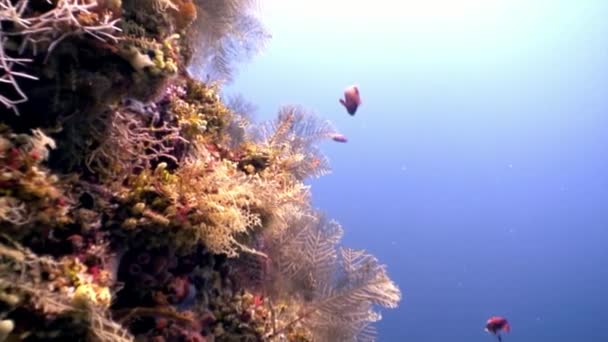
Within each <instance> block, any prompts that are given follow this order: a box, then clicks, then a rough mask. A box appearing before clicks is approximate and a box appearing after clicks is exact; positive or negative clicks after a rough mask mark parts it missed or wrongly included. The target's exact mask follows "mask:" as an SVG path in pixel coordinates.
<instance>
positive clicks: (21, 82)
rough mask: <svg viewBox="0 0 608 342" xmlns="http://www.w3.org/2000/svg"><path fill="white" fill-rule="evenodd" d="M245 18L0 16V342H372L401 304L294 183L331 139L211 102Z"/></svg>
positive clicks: (94, 4)
mask: <svg viewBox="0 0 608 342" xmlns="http://www.w3.org/2000/svg"><path fill="white" fill-rule="evenodd" d="M252 5H253V2H252V1H246V0H228V1H216V0H194V1H192V0H51V1H43V2H40V1H28V0H0V40H1V41H2V46H1V47H0V68H1V69H2V76H1V78H0V80H1V81H2V82H0V104H2V106H0V107H1V108H0V341H4V340H6V341H17V340H19V341H66V340H70V339H75V340H87V341H89V340H90V341H135V340H137V341H155V342H161V341H200V342H205V341H371V340H374V339H375V335H374V329H373V323H374V322H377V321H378V320H379V319H380V314H379V312H378V311H377V310H378V308H380V307H386V308H394V307H396V306H397V304H398V302H399V301H400V299H401V293H400V291H399V289H398V287H397V286H396V285H395V284H394V283H393V282H392V281H391V280H390V278H389V277H388V275H387V272H386V269H385V267H384V266H383V265H381V264H379V262H378V260H376V259H375V258H374V257H373V256H371V255H369V254H367V253H366V252H364V251H358V250H352V249H349V248H346V247H342V246H341V245H340V238H341V236H342V234H343V230H342V228H341V227H340V225H339V224H338V223H336V222H334V221H331V220H328V219H326V218H325V217H324V216H323V214H322V213H320V212H319V211H317V210H315V209H314V208H312V207H311V200H310V189H309V186H307V185H306V184H305V181H306V180H307V179H309V178H311V177H319V176H322V175H324V174H326V173H327V172H329V170H330V168H329V162H328V160H327V159H326V158H325V157H324V156H323V154H322V153H321V151H320V150H319V148H318V144H319V143H320V142H321V141H323V140H328V139H331V138H332V137H333V136H335V134H336V133H337V132H336V131H335V129H334V128H333V127H332V126H331V125H330V123H329V122H327V121H324V120H321V119H320V118H318V117H317V116H315V115H314V114H313V113H309V112H307V111H306V110H304V109H303V108H301V107H298V106H285V107H283V108H281V109H280V110H279V113H278V116H277V118H276V120H273V121H271V122H267V123H261V124H256V123H254V122H252V121H251V120H250V119H249V118H248V116H247V113H248V112H249V111H250V108H251V106H248V105H247V104H246V103H245V102H244V101H243V100H242V99H239V98H237V99H233V100H232V101H226V100H224V99H222V98H221V96H220V93H221V85H222V82H223V81H226V80H229V79H230V76H231V75H232V73H233V67H234V62H236V61H239V60H240V57H239V56H243V55H247V54H250V53H252V52H254V51H255V50H256V49H257V48H259V47H260V46H261V45H262V43H263V41H264V40H265V39H266V38H267V35H266V33H265V32H264V31H263V29H262V26H261V25H260V23H259V22H258V21H257V20H256V19H255V17H253V16H251V15H250V14H249V12H248V9H249V8H250V6H252ZM201 44H202V45H201ZM192 68H194V69H197V70H199V71H200V70H204V72H208V73H209V77H208V78H204V79H203V80H201V79H196V78H194V77H193V76H192V75H191V74H190V73H189V70H190V69H192ZM199 76H200V75H199ZM227 103H229V104H227Z"/></svg>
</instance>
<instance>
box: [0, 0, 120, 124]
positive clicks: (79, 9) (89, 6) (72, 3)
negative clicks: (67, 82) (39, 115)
mask: <svg viewBox="0 0 608 342" xmlns="http://www.w3.org/2000/svg"><path fill="white" fill-rule="evenodd" d="M96 8H99V6H98V3H97V1H96V0H58V1H57V2H56V5H55V7H53V8H52V9H51V10H49V11H46V12H42V13H41V12H37V11H32V10H31V9H29V0H18V1H12V0H0V21H2V22H11V23H12V24H13V26H12V29H11V30H5V29H4V27H5V26H4V25H3V28H0V43H1V46H0V71H2V72H3V76H2V77H0V83H6V84H9V85H11V87H12V93H14V94H0V103H1V104H3V105H4V106H5V107H7V108H9V109H12V110H13V111H14V112H15V113H16V114H19V112H18V110H17V105H18V104H20V103H23V102H26V101H27V100H28V97H27V95H26V94H25V93H24V92H23V90H22V89H21V87H20V86H19V83H18V81H17V79H18V78H26V79H32V80H37V79H38V78H37V77H36V76H35V75H31V74H29V73H27V72H25V71H19V69H24V66H25V64H27V63H29V62H31V61H32V60H31V59H30V58H19V57H14V56H11V55H12V54H16V55H20V56H21V55H24V53H25V52H26V50H28V49H29V50H30V51H31V54H32V55H34V56H35V55H37V54H38V52H39V51H45V52H46V54H47V58H48V56H49V55H50V54H51V53H52V52H53V50H54V48H55V47H56V46H57V45H58V44H59V43H60V42H62V41H63V40H64V39H66V38H68V37H70V36H90V37H92V38H94V39H98V40H100V41H102V42H107V41H112V42H116V41H118V36H117V35H116V34H117V33H118V32H120V31H121V29H120V28H119V27H117V26H116V24H117V23H118V21H119V19H113V18H112V15H111V12H106V13H96V12H94V9H96ZM13 37H16V38H19V40H20V41H21V45H20V46H17V47H11V45H10V44H8V41H9V38H13ZM9 51H10V52H11V54H9ZM17 66H19V67H20V68H17Z"/></svg>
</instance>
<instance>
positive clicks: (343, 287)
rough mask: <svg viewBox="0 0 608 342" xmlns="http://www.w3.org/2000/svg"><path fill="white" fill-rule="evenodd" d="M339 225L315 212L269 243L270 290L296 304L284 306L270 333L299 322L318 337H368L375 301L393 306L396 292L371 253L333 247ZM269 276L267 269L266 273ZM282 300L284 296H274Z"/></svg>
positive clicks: (376, 315)
mask: <svg viewBox="0 0 608 342" xmlns="http://www.w3.org/2000/svg"><path fill="white" fill-rule="evenodd" d="M341 236H342V229H341V227H340V226H339V225H338V224H337V223H336V222H333V221H327V220H325V219H324V218H323V217H322V216H319V215H318V214H317V215H315V214H312V215H309V216H303V217H302V218H301V219H300V220H298V221H297V222H293V225H292V226H291V227H290V229H288V230H287V231H285V232H284V235H283V236H281V237H279V238H278V239H277V240H275V241H274V242H273V243H272V244H271V246H269V252H268V253H269V255H270V257H271V258H273V260H275V265H276V268H275V272H276V273H275V274H274V278H271V279H273V280H272V281H270V283H273V284H275V287H273V291H272V293H279V294H282V295H283V296H287V298H289V300H291V301H292V302H291V306H292V307H297V306H298V304H297V303H296V302H293V300H294V298H299V305H300V309H299V310H297V311H291V312H289V311H286V312H285V314H284V315H283V317H281V318H280V320H281V322H280V323H279V327H278V328H277V330H276V331H275V334H274V336H279V335H281V334H284V333H286V332H288V331H289V330H290V329H292V328H293V327H294V326H298V325H299V324H301V325H303V326H304V327H306V328H308V329H309V330H310V332H311V334H312V335H313V336H314V340H319V341H353V340H357V341H368V340H373V329H372V327H371V326H370V324H371V323H373V322H376V321H378V320H379V319H380V317H381V316H380V314H379V313H377V312H376V311H374V310H373V307H374V305H379V306H383V307H388V308H394V307H396V306H397V304H398V302H399V301H400V300H401V292H400V290H399V288H398V287H397V286H396V285H395V283H393V282H392V281H391V280H390V279H389V277H388V275H387V272H386V268H385V267H384V266H382V265H380V264H379V263H378V261H377V260H376V258H374V257H373V256H371V255H369V254H367V253H366V252H365V251H361V250H353V249H349V248H343V247H340V248H339V247H338V242H339V240H340V238H341ZM271 276H272V275H271ZM283 300H285V299H284V297H283V298H281V297H279V298H278V301H279V302H280V301H283Z"/></svg>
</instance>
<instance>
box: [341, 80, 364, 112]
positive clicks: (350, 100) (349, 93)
mask: <svg viewBox="0 0 608 342" xmlns="http://www.w3.org/2000/svg"><path fill="white" fill-rule="evenodd" d="M340 103H341V104H342V105H343V106H344V108H346V111H347V112H348V114H350V115H355V112H356V111H357V108H359V106H360V105H361V96H360V95H359V88H357V86H355V85H351V86H350V87H348V88H346V89H344V99H340Z"/></svg>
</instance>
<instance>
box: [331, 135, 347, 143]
mask: <svg viewBox="0 0 608 342" xmlns="http://www.w3.org/2000/svg"><path fill="white" fill-rule="evenodd" d="M331 139H332V140H333V141H337V142H341V143H345V142H348V139H347V138H346V137H345V136H344V135H342V134H338V133H336V134H334V135H333V136H332V137H331Z"/></svg>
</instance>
